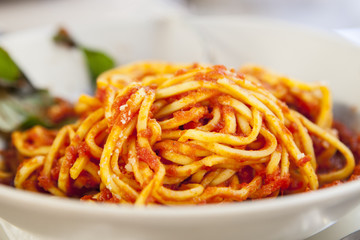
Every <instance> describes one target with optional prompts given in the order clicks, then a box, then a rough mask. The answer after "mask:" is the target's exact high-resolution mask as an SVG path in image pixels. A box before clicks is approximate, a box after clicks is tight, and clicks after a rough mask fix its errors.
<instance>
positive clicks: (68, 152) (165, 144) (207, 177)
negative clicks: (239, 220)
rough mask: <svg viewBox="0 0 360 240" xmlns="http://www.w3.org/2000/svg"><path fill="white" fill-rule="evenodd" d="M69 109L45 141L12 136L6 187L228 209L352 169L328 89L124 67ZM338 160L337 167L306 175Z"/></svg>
mask: <svg viewBox="0 0 360 240" xmlns="http://www.w3.org/2000/svg"><path fill="white" fill-rule="evenodd" d="M75 110H76V111H77V113H78V114H79V116H80V118H79V120H78V121H77V122H76V123H74V124H70V125H66V126H64V127H63V128H61V129H60V130H58V131H56V132H54V131H53V130H51V131H50V130H46V129H44V128H41V127H36V129H37V130H36V131H37V134H35V136H34V133H33V132H34V129H31V130H28V131H25V132H14V133H13V135H12V139H13V144H14V146H15V147H16V149H17V151H18V153H19V155H20V156H21V159H22V158H24V159H25V160H23V161H22V163H21V164H20V166H19V167H18V170H17V172H16V176H15V179H14V185H15V187H16V188H21V189H27V190H32V191H40V192H48V193H51V194H53V195H57V196H70V197H82V199H86V200H93V201H111V202H117V203H129V204H135V205H146V204H166V205H168V204H201V203H216V202H232V201H243V200H247V199H257V198H265V197H276V196H278V195H284V194H290V193H295V192H303V191H309V190H315V189H318V188H319V186H321V185H324V184H326V183H330V182H332V181H336V180H344V179H347V178H348V177H349V176H350V175H351V174H352V172H353V169H354V166H355V160H354V157H353V154H352V152H351V151H350V150H349V149H348V148H347V147H346V146H345V145H344V144H343V143H342V142H340V141H339V139H338V137H337V135H336V132H335V131H334V130H333V129H332V105H331V95H330V92H329V90H328V88H327V87H326V86H324V85H322V84H314V83H311V84H310V83H303V82H297V81H294V80H292V79H288V78H285V77H281V76H277V75H275V74H272V73H270V72H268V71H266V70H264V69H261V68H259V67H256V66H247V67H244V68H242V69H241V70H240V72H236V71H234V70H232V69H231V70H228V69H226V68H225V67H224V66H205V65H199V64H193V65H175V64H166V63H158V62H144V63H135V64H131V65H127V66H123V67H120V68H117V69H114V70H111V71H108V72H106V73H104V74H102V75H101V76H100V77H99V79H98V82H97V93H96V96H95V97H90V96H81V97H80V99H79V102H78V103H77V104H76V106H75ZM49 139H50V140H49ZM314 139H316V144H315V142H314ZM319 143H320V144H319ZM339 153H341V154H342V158H343V164H342V166H341V167H339V168H336V169H333V170H332V171H328V172H323V173H320V172H318V164H319V161H320V160H321V161H322V162H324V161H329V159H331V158H332V157H333V156H334V155H335V154H339ZM0 177H1V175H0Z"/></svg>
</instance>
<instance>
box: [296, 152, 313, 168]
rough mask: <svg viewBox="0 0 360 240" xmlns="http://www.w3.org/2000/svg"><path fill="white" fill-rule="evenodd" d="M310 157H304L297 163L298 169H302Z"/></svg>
mask: <svg viewBox="0 0 360 240" xmlns="http://www.w3.org/2000/svg"><path fill="white" fill-rule="evenodd" d="M310 160H311V157H310V156H308V155H306V156H305V157H303V158H301V159H300V160H299V161H298V162H297V163H298V165H299V167H304V166H305V164H306V163H307V162H310Z"/></svg>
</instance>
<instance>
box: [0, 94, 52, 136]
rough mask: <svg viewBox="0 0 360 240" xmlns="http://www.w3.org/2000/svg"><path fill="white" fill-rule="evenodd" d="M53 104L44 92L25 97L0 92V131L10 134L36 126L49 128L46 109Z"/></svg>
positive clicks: (50, 123) (49, 123) (49, 122)
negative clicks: (19, 129)
mask: <svg viewBox="0 0 360 240" xmlns="http://www.w3.org/2000/svg"><path fill="white" fill-rule="evenodd" d="M53 103H54V100H53V98H52V97H51V96H50V95H49V93H48V92H47V91H45V90H36V91H34V92H33V93H31V94H28V95H26V96H20V95H17V94H12V93H10V92H8V91H5V90H1V91H0V131H1V132H3V133H10V132H12V131H14V130H16V129H18V128H23V129H24V128H29V127H33V126H35V125H37V124H40V125H43V126H46V127H51V125H52V122H51V120H50V119H49V118H48V117H47V109H48V108H49V107H50V106H51V105H52V104H53Z"/></svg>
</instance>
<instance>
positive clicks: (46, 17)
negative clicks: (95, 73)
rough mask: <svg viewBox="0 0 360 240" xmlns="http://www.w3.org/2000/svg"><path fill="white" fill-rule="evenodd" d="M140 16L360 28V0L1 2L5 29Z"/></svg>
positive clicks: (0, 21) (0, 15)
mask: <svg viewBox="0 0 360 240" xmlns="http://www.w3.org/2000/svg"><path fill="white" fill-rule="evenodd" d="M138 14H141V15H159V14H172V15H174V14H195V15H224V14H236V15H253V16H262V17H269V18H276V19H282V20H287V21H291V22H296V23H301V24H305V25H311V26H314V27H318V28H325V29H344V28H360V1H359V0H152V1H149V0H0V32H9V31H16V30H20V29H25V28H29V27H37V26H43V25H46V24H54V23H56V24H58V23H67V22H72V23H74V22H79V23H83V22H86V23H91V22H96V20H97V19H99V18H101V19H104V18H105V19H110V20H111V19H117V18H119V17H124V16H130V15H132V16H136V15H138Z"/></svg>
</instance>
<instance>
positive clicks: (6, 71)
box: [0, 47, 21, 83]
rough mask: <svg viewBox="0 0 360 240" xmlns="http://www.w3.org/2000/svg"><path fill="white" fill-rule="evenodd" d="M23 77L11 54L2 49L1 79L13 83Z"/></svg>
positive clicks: (0, 56) (0, 59)
mask: <svg viewBox="0 0 360 240" xmlns="http://www.w3.org/2000/svg"><path fill="white" fill-rule="evenodd" d="M20 76H21V71H20V69H19V68H18V67H17V66H16V64H15V63H14V61H13V60H12V59H11V57H10V56H9V54H8V53H7V52H6V51H5V50H4V49H3V48H1V47H0V78H1V79H3V80H5V81H7V82H9V83H13V82H16V81H17V80H18V79H19V78H20Z"/></svg>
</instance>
